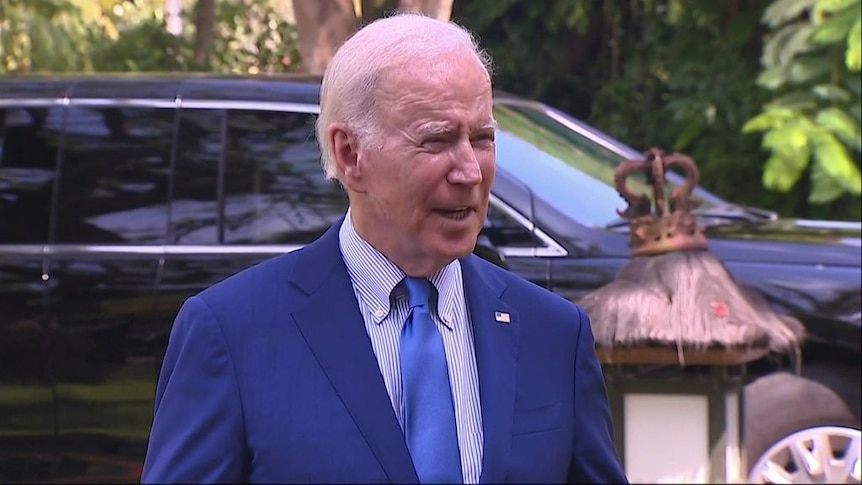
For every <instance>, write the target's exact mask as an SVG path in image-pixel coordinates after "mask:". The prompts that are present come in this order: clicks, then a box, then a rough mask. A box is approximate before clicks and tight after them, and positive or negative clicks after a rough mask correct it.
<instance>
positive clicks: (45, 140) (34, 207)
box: [0, 108, 63, 244]
mask: <svg viewBox="0 0 862 485" xmlns="http://www.w3.org/2000/svg"><path fill="white" fill-rule="evenodd" d="M62 121H63V113H62V109H61V108H5V109H0V244H2V243H19V244H44V243H46V242H48V220H49V217H50V208H51V191H52V188H53V183H54V166H55V163H56V161H57V150H58V146H59V139H60V128H61V126H62Z"/></svg>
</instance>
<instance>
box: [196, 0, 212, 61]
mask: <svg viewBox="0 0 862 485" xmlns="http://www.w3.org/2000/svg"><path fill="white" fill-rule="evenodd" d="M215 9H216V5H215V0H198V5H197V12H196V15H195V57H194V60H195V64H196V65H197V66H199V67H208V66H209V64H210V55H211V54H212V47H213V37H214V35H215V20H216V10H215Z"/></svg>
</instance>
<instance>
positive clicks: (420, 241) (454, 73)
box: [351, 54, 495, 276]
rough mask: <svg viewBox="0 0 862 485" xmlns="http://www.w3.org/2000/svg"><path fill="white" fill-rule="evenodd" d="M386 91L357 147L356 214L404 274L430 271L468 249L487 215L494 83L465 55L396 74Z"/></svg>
mask: <svg viewBox="0 0 862 485" xmlns="http://www.w3.org/2000/svg"><path fill="white" fill-rule="evenodd" d="M378 93H379V96H378V98H377V107H376V114H377V120H378V122H377V130H375V131H374V134H373V135H372V143H370V144H366V145H364V146H360V148H359V149H358V150H357V164H358V165H359V166H360V167H362V168H361V173H362V176H361V178H362V183H361V184H359V185H360V189H361V192H362V194H361V197H359V198H357V200H355V201H353V200H352V201H351V205H352V207H353V209H352V211H354V220H355V222H357V230H358V231H360V235H362V236H363V237H364V238H365V239H366V240H368V241H369V242H370V243H371V244H372V245H373V246H375V247H376V248H377V249H378V250H379V251H381V252H382V253H383V254H384V255H386V256H387V257H388V258H389V259H391V260H392V261H393V262H395V264H397V265H399V266H400V267H401V269H403V270H404V271H405V272H407V273H408V274H411V273H426V274H428V273H430V272H433V271H436V270H437V269H439V268H441V267H442V266H444V265H445V264H448V263H449V262H450V261H452V260H454V259H456V258H459V257H462V256H465V255H467V254H469V253H470V252H471V251H472V250H473V248H474V246H475V244H476V238H477V237H478V235H479V231H480V230H481V229H482V227H483V223H484V221H485V215H486V213H487V211H488V197H489V194H490V190H491V185H492V184H493V183H494V172H495V147H494V119H493V113H492V107H493V105H492V94H491V83H490V80H489V79H488V76H487V74H486V72H485V70H484V69H483V68H482V67H481V65H480V64H479V62H478V61H477V60H476V59H475V58H474V57H473V56H469V55H464V54H462V55H455V56H454V57H450V58H449V59H447V60H445V61H444V62H441V63H429V64H423V65H418V66H417V65H415V64H407V65H406V66H405V67H404V68H402V69H396V70H393V71H390V72H389V73H388V74H387V75H385V76H384V79H383V80H381V84H380V86H379V89H378ZM412 275H413V276H421V275H423V274H412Z"/></svg>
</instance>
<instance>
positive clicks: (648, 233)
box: [614, 148, 709, 256]
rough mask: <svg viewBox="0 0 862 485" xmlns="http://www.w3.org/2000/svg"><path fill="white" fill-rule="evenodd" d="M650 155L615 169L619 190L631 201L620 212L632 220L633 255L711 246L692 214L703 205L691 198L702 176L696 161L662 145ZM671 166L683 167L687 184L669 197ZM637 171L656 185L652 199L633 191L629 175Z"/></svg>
mask: <svg viewBox="0 0 862 485" xmlns="http://www.w3.org/2000/svg"><path fill="white" fill-rule="evenodd" d="M646 155H647V156H646V159H645V160H627V161H625V162H623V163H622V164H621V165H620V166H619V167H617V169H616V171H615V172H614V183H615V185H616V188H617V192H619V193H620V195H621V196H622V197H623V198H624V199H625V200H626V202H628V207H627V208H626V209H625V210H622V211H620V210H617V213H618V214H619V215H620V216H621V217H624V218H626V219H629V220H630V221H631V223H630V226H631V239H630V240H629V246H630V247H631V248H632V256H643V255H648V254H662V253H669V252H673V251H685V250H705V249H707V247H708V246H709V244H708V242H707V240H706V237H705V236H704V235H703V229H702V228H701V227H700V226H699V225H698V223H697V217H696V216H695V215H694V214H692V213H691V211H692V210H694V209H696V208H697V207H698V205H700V203H699V202H698V201H696V200H692V199H691V198H690V196H691V191H692V190H693V189H694V188H695V187H696V186H697V183H698V180H699V179H700V173H699V172H698V170H697V165H695V163H694V160H692V159H691V158H689V157H687V156H685V155H682V154H679V153H674V154H671V155H665V154H664V152H663V151H662V150H660V149H658V148H651V149H650V150H649V151H647V154H646ZM671 167H678V168H680V169H682V170H683V171H684V172H685V174H686V177H685V183H683V184H682V185H681V186H679V187H677V188H675V189H674V190H673V191H672V192H671V194H670V200H667V198H666V197H667V194H666V193H665V184H666V183H667V180H666V179H665V173H666V172H667V170H668V169H669V168H671ZM635 172H644V174H645V175H646V178H647V183H648V184H649V185H651V186H652V188H653V194H652V195H653V198H652V199H650V198H649V196H648V195H646V194H638V193H635V192H633V191H632V190H631V189H629V188H628V186H627V185H626V182H627V180H628V177H629V176H630V175H631V174H633V173H635ZM653 207H655V212H653Z"/></svg>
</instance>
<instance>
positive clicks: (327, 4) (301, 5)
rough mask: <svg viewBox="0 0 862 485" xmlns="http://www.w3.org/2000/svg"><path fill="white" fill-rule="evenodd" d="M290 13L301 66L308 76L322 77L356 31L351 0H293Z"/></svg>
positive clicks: (354, 12) (354, 14) (354, 13)
mask: <svg viewBox="0 0 862 485" xmlns="http://www.w3.org/2000/svg"><path fill="white" fill-rule="evenodd" d="M293 14H294V16H295V17H296V32H297V34H298V35H299V55H300V57H302V66H303V68H304V69H305V71H306V72H308V73H310V74H317V75H320V74H323V71H325V70H326V66H327V65H328V64H329V61H330V60H332V56H333V55H335V50H336V49H337V48H338V46H340V45H341V43H342V42H344V41H345V39H347V37H349V36H350V34H352V33H353V31H354V29H355V28H356V11H355V10H354V9H353V0H293Z"/></svg>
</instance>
